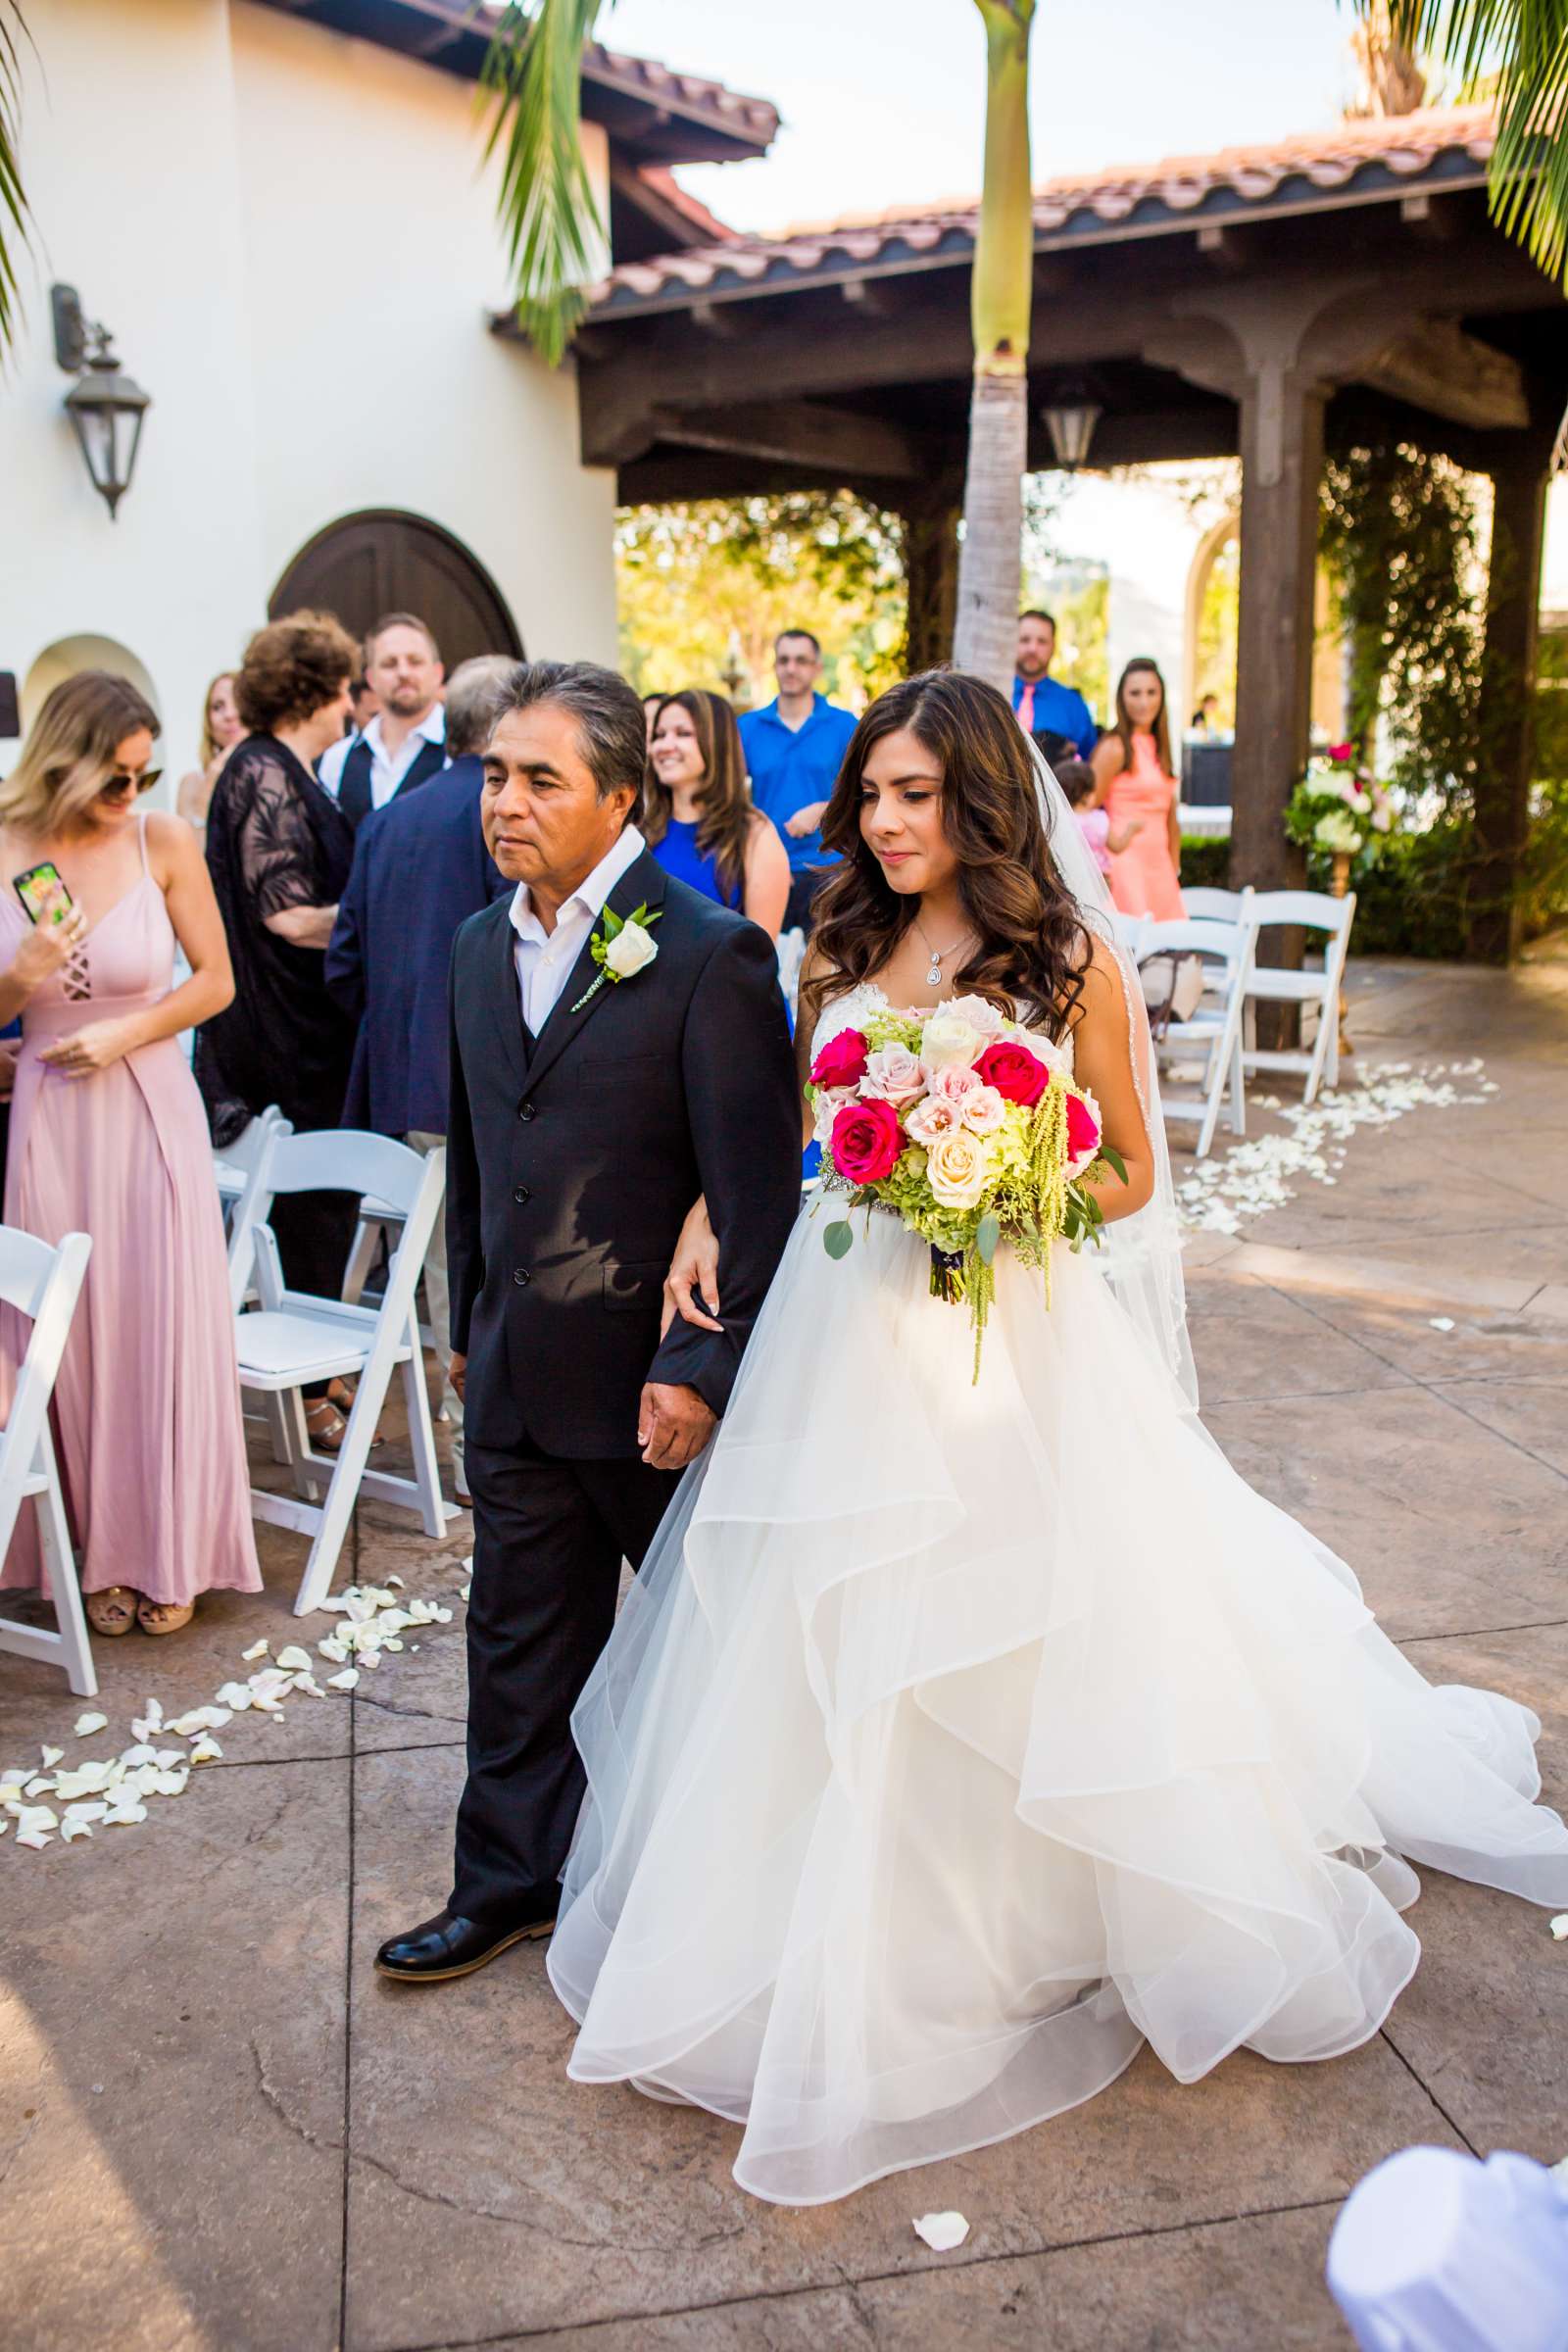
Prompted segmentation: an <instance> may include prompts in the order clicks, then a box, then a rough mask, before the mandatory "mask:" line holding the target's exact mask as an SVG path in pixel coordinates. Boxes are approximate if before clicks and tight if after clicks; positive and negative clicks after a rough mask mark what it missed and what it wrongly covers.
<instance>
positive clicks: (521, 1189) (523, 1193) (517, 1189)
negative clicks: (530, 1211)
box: [512, 1184, 533, 1208]
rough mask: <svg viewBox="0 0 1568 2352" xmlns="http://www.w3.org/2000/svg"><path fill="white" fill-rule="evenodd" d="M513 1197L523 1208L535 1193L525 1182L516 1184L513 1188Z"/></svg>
mask: <svg viewBox="0 0 1568 2352" xmlns="http://www.w3.org/2000/svg"><path fill="white" fill-rule="evenodd" d="M512 1198H513V1199H514V1201H515V1202H516V1203H517V1206H518V1207H519V1208H523V1207H525V1206H526V1205H527V1203H528V1202H529V1201H531V1200H532V1199H533V1195H532V1193H530V1192H529V1190H528V1187H527V1186H526V1185H525V1184H515V1185H514V1186H513V1188H512Z"/></svg>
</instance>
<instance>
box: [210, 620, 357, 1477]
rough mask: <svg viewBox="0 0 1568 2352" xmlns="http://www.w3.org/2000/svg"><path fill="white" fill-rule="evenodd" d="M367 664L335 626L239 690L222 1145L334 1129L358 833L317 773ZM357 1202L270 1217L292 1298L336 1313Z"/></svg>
mask: <svg viewBox="0 0 1568 2352" xmlns="http://www.w3.org/2000/svg"><path fill="white" fill-rule="evenodd" d="M358 661H359V649H358V647H357V646H356V645H355V643H354V640H353V638H352V637H350V636H349V635H348V633H347V631H346V630H344V629H342V628H340V627H339V625H338V623H337V622H336V621H335V620H334V619H332V617H331V615H330V614H328V613H290V614H289V615H288V617H287V618H286V619H283V620H274V621H270V622H269V623H268V625H267V627H266V628H264V629H258V631H257V633H256V635H255V636H254V637H253V638H252V639H251V641H250V644H249V645H248V646H247V647H246V649H245V660H244V662H243V664H242V666H241V668H240V672H239V678H238V683H237V700H238V704H239V713H240V717H241V718H242V719H243V720H244V722H245V725H246V726H247V727H248V728H249V729H250V734H249V736H248V738H247V739H246V741H245V742H244V743H242V744H241V745H239V747H238V749H237V750H235V751H234V752H233V753H231V754H230V756H229V759H228V760H227V761H226V762H225V764H224V767H223V772H222V774H221V776H220V777H219V779H218V783H217V786H216V788H215V790H214V793H213V798H212V802H211V805H210V807H209V809H208V813H207V863H208V866H209V868H210V869H211V872H212V877H213V887H214V889H215V890H216V892H217V894H218V904H219V907H220V909H221V913H222V917H223V927H224V929H225V930H226V932H227V933H228V945H229V953H230V955H231V956H232V957H233V960H234V1001H233V1003H232V1005H229V1007H228V1009H227V1010H226V1011H225V1012H222V1013H221V1014H220V1015H219V1016H218V1018H217V1019H216V1020H209V1021H208V1022H207V1023H206V1024H205V1026H204V1027H203V1029H202V1031H201V1033H200V1035H199V1037H198V1039H197V1042H196V1075H197V1078H198V1079H199V1080H200V1083H201V1088H202V1092H203V1094H204V1095H205V1096H206V1098H207V1105H208V1112H209V1116H210V1117H211V1120H212V1127H213V1137H214V1140H215V1142H216V1143H217V1144H219V1145H220V1147H221V1146H222V1145H223V1144H226V1143H230V1142H232V1140H233V1138H234V1137H235V1136H236V1135H237V1134H238V1133H239V1132H240V1130H241V1129H242V1128H243V1127H244V1126H245V1125H246V1124H247V1123H248V1121H249V1120H251V1119H253V1118H255V1117H256V1116H257V1115H258V1114H259V1113H260V1112H261V1111H264V1110H266V1109H267V1108H268V1107H269V1105H270V1104H271V1103H276V1105H277V1107H278V1109H279V1110H281V1111H282V1113H283V1115H284V1117H285V1118H286V1119H290V1120H292V1122H293V1125H294V1128H295V1132H296V1133H302V1132H308V1131H310V1130H312V1129H315V1128H321V1127H336V1126H338V1125H339V1124H340V1122H341V1119H342V1112H343V1098H344V1094H345V1092H346V1090H347V1086H348V1075H349V1063H350V1061H351V1059H352V1058H353V1054H354V1035H355V1024H354V1022H353V1020H352V1019H351V1018H350V1017H349V1015H348V1014H347V1013H345V1012H344V1011H343V1010H342V1009H341V1007H340V1006H339V1005H336V1004H335V1003H334V1002H333V1000H332V998H331V997H330V996H329V995H328V994H327V990H326V983H325V978H324V965H325V959H326V943H327V941H328V940H329V939H330V938H331V936H332V925H333V923H334V921H335V920H336V917H337V903H338V900H339V898H340V897H341V896H342V893H343V886H344V884H345V883H346V882H347V880H348V877H349V867H350V866H351V864H352V863H353V860H354V833H353V828H352V827H351V826H350V824H349V820H348V818H347V817H346V816H345V815H344V814H343V811H342V810H341V809H339V807H338V805H337V803H336V801H334V800H333V799H332V797H331V795H330V793H327V792H323V791H322V789H321V787H320V785H319V783H318V782H317V780H316V777H315V775H314V773H313V772H312V771H313V769H314V767H315V764H316V761H317V760H319V758H320V757H321V754H322V753H323V752H324V751H325V750H326V747H327V745H328V744H331V743H336V742H337V741H338V739H339V737H340V736H341V735H342V732H343V721H344V718H345V716H346V714H347V711H348V708H349V680H350V678H351V677H352V676H353V674H354V671H355V668H356V665H357V663H358ZM355 1215H356V1203H355V1201H354V1200H353V1199H352V1197H351V1196H350V1195H349V1194H347V1193H287V1194H282V1195H280V1196H279V1198H278V1199H277V1200H276V1201H274V1202H273V1204H272V1211H271V1215H270V1219H269V1222H270V1225H271V1228H272V1231H273V1233H274V1234H275V1235H276V1236H277V1247H278V1253H279V1255H280V1257H281V1259H282V1262H283V1277H284V1280H285V1281H286V1282H287V1284H288V1285H289V1287H290V1289H291V1290H301V1291H313V1292H316V1293H318V1294H319V1295H321V1296H324V1297H326V1298H335V1297H336V1296H337V1293H338V1291H339V1289H340V1288H341V1286H342V1281H343V1271H344V1267H345V1265H346V1263H347V1260H348V1253H349V1249H350V1246H351V1244H352V1242H353V1238H354V1226H355ZM305 1394H306V1397H307V1400H308V1401H307V1405H306V1414H305V1418H306V1423H307V1426H308V1428H309V1430H310V1434H311V1443H312V1445H313V1446H316V1447H317V1448H318V1449H319V1451H323V1452H333V1451H335V1450H336V1449H337V1447H338V1446H340V1445H341V1444H342V1441H343V1433H344V1427H345V1424H344V1421H343V1417H342V1415H341V1413H340V1412H339V1411H338V1409H337V1406H336V1404H335V1403H334V1402H333V1401H332V1398H331V1397H329V1396H328V1394H327V1391H326V1386H325V1384H324V1383H323V1384H322V1385H321V1386H319V1388H317V1389H315V1390H314V1391H313V1390H311V1389H307V1390H306V1392H305Z"/></svg>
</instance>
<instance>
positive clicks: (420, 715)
mask: <svg viewBox="0 0 1568 2352" xmlns="http://www.w3.org/2000/svg"><path fill="white" fill-rule="evenodd" d="M445 674H446V673H445V671H444V670H443V669H442V667H441V655H440V652H439V650H438V648H437V646H436V642H435V639H434V637H433V636H432V635H431V634H430V631H429V629H428V628H427V627H426V625H425V623H424V622H423V621H422V620H420V619H419V618H418V617H417V614H415V613H386V614H384V615H383V617H382V618H381V619H380V620H378V621H377V622H376V624H375V626H374V628H373V629H372V630H371V631H370V633H369V635H368V637H367V638H366V640H365V682H366V684H367V685H368V687H369V688H370V690H371V692H372V693H373V694H374V696H375V698H376V703H377V710H376V713H375V716H374V717H373V718H372V719H371V721H370V723H369V725H368V727H367V728H366V730H365V732H364V734H363V735H357V736H356V737H355V738H354V740H353V741H352V742H348V741H344V742H343V743H334V744H331V745H329V746H328V748H327V750H326V751H325V752H324V753H323V754H322V756H321V764H320V767H319V770H318V774H319V780H320V783H321V786H322V788H323V790H325V791H327V792H329V793H331V795H332V797H333V798H334V800H335V801H336V802H337V805H338V807H339V808H340V809H342V811H343V813H344V815H345V816H346V817H347V818H348V820H349V823H350V824H351V825H353V827H354V828H355V830H356V832H357V831H358V830H359V828H360V826H361V825H362V824H363V823H364V821H365V819H366V818H367V817H368V815H369V813H370V810H371V809H384V808H385V807H386V804H387V802H388V801H390V800H393V799H395V798H396V796H397V795H398V794H399V793H404V792H414V791H416V790H417V787H418V786H419V785H421V784H423V783H426V782H428V780H429V778H430V777H431V776H438V775H439V774H440V773H441V770H442V768H443V767H445V765H446V763H447V755H446V731H447V728H446V712H445V710H444V709H443V707H442V703H441V681H442V679H443V677H444V676H445Z"/></svg>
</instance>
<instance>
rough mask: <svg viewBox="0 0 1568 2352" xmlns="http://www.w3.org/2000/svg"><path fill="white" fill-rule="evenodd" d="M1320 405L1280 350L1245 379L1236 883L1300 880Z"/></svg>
mask: <svg viewBox="0 0 1568 2352" xmlns="http://www.w3.org/2000/svg"><path fill="white" fill-rule="evenodd" d="M1323 408H1324V396H1323V392H1322V390H1321V389H1320V387H1319V386H1318V385H1317V384H1316V383H1314V382H1313V381H1312V380H1311V379H1310V378H1303V376H1302V375H1301V374H1300V373H1299V371H1298V370H1297V369H1296V368H1292V367H1288V366H1285V365H1282V363H1281V361H1280V359H1279V358H1278V357H1277V356H1276V355H1274V354H1273V353H1265V354H1264V355H1263V356H1262V359H1261V363H1260V364H1259V365H1258V366H1257V367H1255V368H1251V369H1250V370H1249V372H1248V375H1247V378H1246V381H1245V382H1244V384H1243V386H1242V392H1241V443H1242V528H1241V593H1240V609H1239V612H1238V616H1237V658H1236V749H1235V752H1234V754H1233V756H1232V764H1231V802H1232V809H1233V819H1232V826H1231V862H1230V878H1231V884H1232V887H1233V888H1234V889H1240V888H1241V887H1242V885H1243V884H1244V883H1248V882H1250V883H1252V884H1253V885H1254V886H1255V887H1256V888H1257V889H1259V890H1289V889H1292V888H1295V887H1296V886H1297V885H1299V882H1300V879H1301V870H1302V860H1301V854H1300V852H1299V850H1298V849H1297V848H1296V847H1295V845H1294V844H1293V843H1292V842H1291V841H1290V840H1288V839H1287V837H1286V832H1285V805H1286V803H1287V802H1288V801H1289V799H1290V797H1291V794H1292V792H1293V791H1294V789H1295V787H1296V783H1297V781H1298V779H1299V776H1300V773H1301V770H1302V768H1303V766H1304V764H1305V761H1306V752H1307V739H1308V727H1309V720H1310V713H1311V698H1312V634H1313V619H1314V613H1313V603H1314V592H1315V586H1316V579H1317V525H1318V491H1319V486H1320V483H1321V479H1322V473H1323Z"/></svg>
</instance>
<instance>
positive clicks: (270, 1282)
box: [234, 1128, 458, 1617]
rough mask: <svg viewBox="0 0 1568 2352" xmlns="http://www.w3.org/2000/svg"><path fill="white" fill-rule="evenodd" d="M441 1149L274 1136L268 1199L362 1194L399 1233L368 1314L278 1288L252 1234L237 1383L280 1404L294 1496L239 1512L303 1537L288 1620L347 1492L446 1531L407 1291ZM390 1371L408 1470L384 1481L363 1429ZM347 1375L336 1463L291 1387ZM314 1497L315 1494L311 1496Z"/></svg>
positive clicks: (315, 1577) (439, 1183)
mask: <svg viewBox="0 0 1568 2352" xmlns="http://www.w3.org/2000/svg"><path fill="white" fill-rule="evenodd" d="M446 1163H447V1155H446V1152H445V1149H444V1148H443V1149H440V1150H437V1151H434V1152H428V1153H421V1152H413V1151H411V1150H410V1149H409V1147H408V1146H407V1145H406V1144H395V1143H393V1142H392V1141H391V1139H390V1138H389V1137H388V1136H384V1135H365V1134H361V1133H359V1132H358V1131H357V1130H354V1129H346V1128H337V1129H332V1130H328V1131H327V1132H325V1133H321V1134H313V1135H289V1136H283V1137H280V1138H279V1139H278V1141H277V1143H276V1146H275V1149H274V1151H273V1154H272V1167H271V1183H272V1190H273V1192H274V1194H276V1193H314V1192H353V1193H358V1194H359V1195H360V1196H361V1198H362V1200H363V1199H364V1197H365V1196H366V1195H372V1196H373V1197H374V1198H375V1199H376V1200H377V1201H384V1202H385V1203H386V1204H387V1205H388V1207H389V1208H391V1209H392V1210H394V1211H395V1212H396V1214H397V1216H398V1217H399V1219H400V1221H401V1232H400V1235H399V1239H398V1244H397V1248H396V1250H394V1252H393V1256H392V1263H391V1266H390V1268H389V1269H388V1273H387V1280H386V1289H385V1291H384V1292H383V1293H382V1296H381V1299H380V1302H379V1304H378V1305H377V1306H375V1307H368V1306H363V1305H359V1304H351V1303H349V1302H348V1301H346V1300H344V1299H319V1298H315V1297H313V1296H312V1295H311V1294H310V1293H308V1292H304V1291H291V1290H288V1289H286V1288H285V1286H284V1282H283V1273H282V1266H281V1263H280V1261H279V1258H278V1254H277V1244H276V1241H275V1240H274V1238H273V1235H272V1232H271V1229H270V1227H269V1226H266V1225H261V1226H258V1227H256V1228H255V1244H256V1248H255V1262H256V1287H257V1291H258V1294H259V1296H260V1298H261V1308H260V1311H259V1312H257V1313H254V1314H243V1315H240V1316H238V1317H237V1318H236V1321H235V1327H234V1328H235V1333H236V1338H237V1342H238V1349H239V1377H240V1385H241V1387H242V1388H246V1389H251V1390H255V1391H257V1392H259V1393H260V1394H261V1395H263V1396H266V1397H278V1398H279V1400H280V1402H281V1405H282V1409H283V1419H284V1428H285V1432H286V1437H285V1445H286V1450H287V1454H288V1458H289V1462H290V1466H291V1468H292V1470H293V1473H294V1484H295V1487H296V1489H297V1498H296V1496H295V1495H270V1494H266V1493H263V1492H260V1491H258V1490H256V1489H254V1488H253V1489H252V1493H251V1506H252V1509H253V1510H254V1512H255V1514H256V1516H257V1518H258V1519H265V1520H266V1521H267V1522H268V1523H269V1525H270V1526H272V1527H287V1528H292V1529H293V1530H294V1531H295V1533H296V1534H299V1535H308V1536H311V1537H313V1538H314V1541H313V1543H312V1545H311V1553H310V1558H309V1559H308V1560H307V1562H306V1565H305V1574H304V1576H303V1578H302V1579H301V1582H300V1589H299V1593H298V1596H297V1597H296V1599H295V1602H294V1613H295V1615H296V1616H299V1617H303V1616H305V1615H307V1614H308V1613H309V1612H310V1611H311V1610H312V1609H318V1608H319V1607H320V1605H321V1602H322V1601H323V1600H324V1599H325V1597H326V1595H327V1593H329V1592H330V1590H331V1587H332V1578H333V1573H334V1571H335V1569H336V1567H337V1560H338V1554H339V1552H340V1551H341V1549H342V1547H343V1539H344V1537H345V1536H346V1535H347V1534H348V1530H349V1525H350V1522H351V1520H352V1518H353V1515H354V1504H355V1500H356V1497H357V1496H358V1495H369V1496H371V1497H372V1498H373V1499H374V1500H375V1501H378V1502H391V1503H396V1504H398V1505H400V1506H401V1507H402V1508H404V1509H406V1510H412V1511H414V1512H416V1513H417V1516H418V1519H419V1522H420V1524H421V1526H422V1527H423V1529H424V1532H425V1534H426V1535H427V1536H431V1537H435V1536H441V1535H444V1534H445V1533H446V1529H447V1524H448V1522H449V1521H450V1520H452V1519H455V1518H456V1517H457V1515H458V1511H457V1505H456V1503H449V1502H447V1501H446V1500H445V1499H444V1498H443V1496H442V1494H441V1478H440V1471H439V1469H438V1467H437V1463H436V1458H435V1438H434V1434H433V1432H432V1430H431V1426H430V1400H429V1397H428V1396H427V1394H426V1391H425V1385H424V1364H423V1360H422V1358H421V1355H420V1351H419V1332H418V1324H417V1319H416V1308H415V1293H416V1290H417V1285H418V1280H419V1275H420V1272H421V1270H422V1268H423V1265H424V1256H425V1251H426V1250H428V1249H429V1246H430V1236H431V1234H432V1233H433V1232H434V1230H435V1221H436V1218H437V1217H438V1216H439V1215H440V1213H441V1206H442V1201H443V1197H444V1195H445V1191H446ZM400 1366H401V1368H402V1375H403V1393H404V1398H405V1401H406V1403H407V1406H408V1415H409V1442H410V1445H411V1446H412V1447H413V1451H414V1476H413V1477H412V1478H398V1477H394V1476H393V1475H391V1474H390V1473H389V1472H387V1471H383V1470H371V1469H369V1468H368V1461H369V1454H370V1446H371V1442H372V1440H373V1439H374V1436H375V1427H376V1423H377V1421H378V1420H379V1419H380V1416H381V1407H382V1405H383V1403H384V1402H385V1400H386V1394H387V1390H388V1388H389V1387H390V1385H391V1381H392V1375H393V1373H394V1371H396V1370H397V1369H398V1368H399V1367H400ZM356 1374H357V1375H358V1386H357V1388H356V1389H355V1392H354V1403H353V1405H352V1407H351V1409H350V1412H349V1419H348V1428H347V1430H346V1431H345V1433H344V1437H343V1445H342V1448H341V1450H340V1451H339V1453H338V1454H337V1456H336V1457H335V1459H334V1458H331V1457H329V1456H326V1455H323V1454H319V1453H316V1452H315V1451H313V1449H312V1446H311V1443H310V1436H309V1432H308V1430H307V1428H306V1422H305V1408H304V1402H303V1399H302V1397H301V1394H300V1392H301V1390H302V1388H303V1387H304V1386H305V1384H306V1383H307V1382H312V1383H314V1382H316V1381H323V1380H338V1379H344V1378H352V1377H353V1376H355V1375H356ZM318 1497H324V1499H320V1500H319V1499H318Z"/></svg>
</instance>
